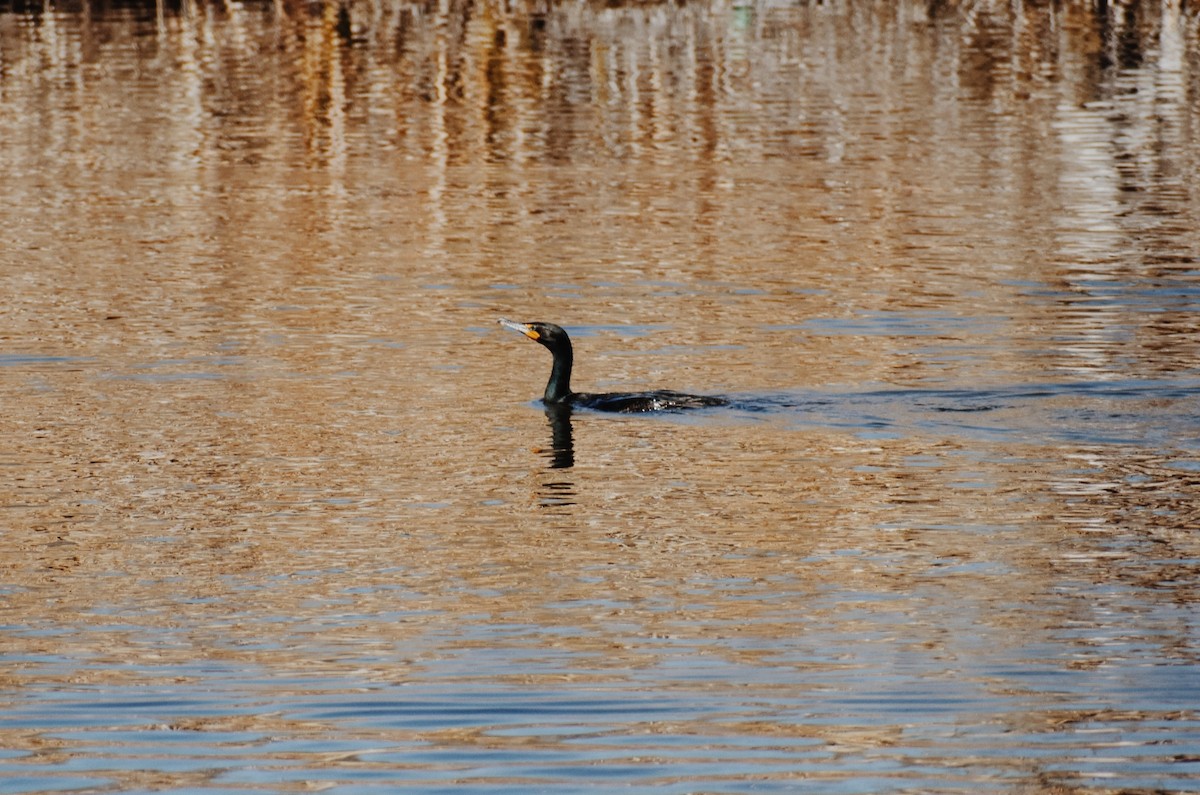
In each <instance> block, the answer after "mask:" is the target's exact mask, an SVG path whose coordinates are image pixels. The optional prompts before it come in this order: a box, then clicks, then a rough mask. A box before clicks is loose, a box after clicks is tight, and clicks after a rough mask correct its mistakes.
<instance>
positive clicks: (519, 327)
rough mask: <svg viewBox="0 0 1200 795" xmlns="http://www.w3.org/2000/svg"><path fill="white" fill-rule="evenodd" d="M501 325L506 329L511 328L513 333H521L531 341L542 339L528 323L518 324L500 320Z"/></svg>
mask: <svg viewBox="0 0 1200 795" xmlns="http://www.w3.org/2000/svg"><path fill="white" fill-rule="evenodd" d="M500 325H501V326H504V327H505V328H510V329H512V330H513V331H519V332H521V333H522V334H524V335H525V336H526V337H529V339H531V340H536V339H540V335H539V334H538V333H537V332H536V331H534V330H533V328H532V327H530V325H529V324H528V323H518V322H517V321H515V320H505V319H504V318H500Z"/></svg>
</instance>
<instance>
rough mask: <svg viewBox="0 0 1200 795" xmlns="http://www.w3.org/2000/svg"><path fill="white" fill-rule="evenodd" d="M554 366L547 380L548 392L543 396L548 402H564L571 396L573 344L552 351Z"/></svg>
mask: <svg viewBox="0 0 1200 795" xmlns="http://www.w3.org/2000/svg"><path fill="white" fill-rule="evenodd" d="M552 353H553V354H554V366H553V367H552V368H551V369H550V380H549V381H547V382H546V393H545V394H544V395H543V396H542V400H543V402H546V403H564V402H566V400H567V398H568V397H570V396H571V365H572V363H573V362H574V358H575V357H574V355H573V354H572V353H571V344H570V343H567V344H566V345H565V346H563V347H561V348H559V349H557V350H555V351H552Z"/></svg>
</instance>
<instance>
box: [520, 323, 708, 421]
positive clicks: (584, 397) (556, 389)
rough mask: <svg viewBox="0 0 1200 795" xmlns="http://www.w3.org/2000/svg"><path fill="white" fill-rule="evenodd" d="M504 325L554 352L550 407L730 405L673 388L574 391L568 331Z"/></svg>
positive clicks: (545, 400)
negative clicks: (628, 390) (596, 392)
mask: <svg viewBox="0 0 1200 795" xmlns="http://www.w3.org/2000/svg"><path fill="white" fill-rule="evenodd" d="M500 325H502V326H504V327H505V328H510V329H512V330H513V331H519V332H521V333H522V334H524V335H525V336H526V337H529V339H531V340H535V341H536V342H538V343H540V344H541V345H544V346H546V347H547V348H549V349H550V353H552V354H553V355H554V365H553V367H551V369H550V380H549V381H547V382H546V392H545V394H543V395H542V402H543V403H545V404H546V405H547V406H562V405H566V406H571V407H573V408H585V409H594V410H596V411H617V412H622V413H625V414H632V413H636V412H644V411H678V410H680V409H698V408H704V407H705V406H724V405H726V404H727V403H728V402H729V401H727V400H725V399H723V398H719V397H712V396H710V395H687V394H684V393H682V392H672V391H671V390H669V389H659V390H655V391H652V392H605V393H600V394H593V393H588V392H572V391H571V365H572V364H573V363H574V355H573V353H572V351H571V338H570V337H568V336H567V332H565V331H563V330H562V328H561V327H559V326H556V325H554V324H553V323H541V322H535V323H517V322H516V321H513V320H503V319H501V320H500Z"/></svg>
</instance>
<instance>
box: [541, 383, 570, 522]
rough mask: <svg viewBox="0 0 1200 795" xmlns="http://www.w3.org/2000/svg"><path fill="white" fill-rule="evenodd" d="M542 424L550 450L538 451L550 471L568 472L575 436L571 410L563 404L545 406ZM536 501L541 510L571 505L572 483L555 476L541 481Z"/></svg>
mask: <svg viewBox="0 0 1200 795" xmlns="http://www.w3.org/2000/svg"><path fill="white" fill-rule="evenodd" d="M546 421H547V422H548V423H549V424H550V447H549V448H548V449H545V450H541V451H540V452H542V453H543V454H544V455H545V456H546V458H547V468H548V469H550V470H559V469H570V468H571V467H573V466H575V437H574V432H573V430H572V428H571V407H570V406H566V405H553V406H546ZM538 502H539V503H540V504H541V505H542V507H544V508H556V507H563V506H567V505H574V504H575V482H574V481H572V480H564V479H562V478H561V477H555V478H552V479H550V480H547V481H545V482H544V483H542V484H541V488H539V489H538Z"/></svg>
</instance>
